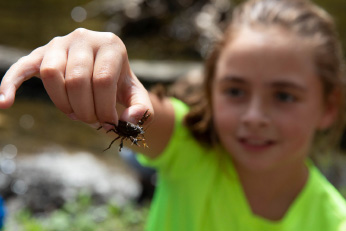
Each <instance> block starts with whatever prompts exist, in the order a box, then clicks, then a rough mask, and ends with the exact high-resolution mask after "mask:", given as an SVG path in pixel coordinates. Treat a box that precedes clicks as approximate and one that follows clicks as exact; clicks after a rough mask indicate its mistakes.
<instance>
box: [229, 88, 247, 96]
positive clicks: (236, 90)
mask: <svg viewBox="0 0 346 231" xmlns="http://www.w3.org/2000/svg"><path fill="white" fill-rule="evenodd" d="M226 94H228V95H229V96H231V97H233V98H239V97H242V96H244V94H245V91H244V90H242V89H240V88H236V87H232V88H228V89H227V90H226Z"/></svg>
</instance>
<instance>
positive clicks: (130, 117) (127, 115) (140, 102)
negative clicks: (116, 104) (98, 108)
mask: <svg viewBox="0 0 346 231" xmlns="http://www.w3.org/2000/svg"><path fill="white" fill-rule="evenodd" d="M128 78H131V80H130V81H125V82H127V83H131V84H129V85H128V86H126V87H121V88H120V89H122V90H125V91H123V92H122V91H120V93H121V92H122V93H121V96H125V97H124V98H123V97H121V96H120V97H119V100H120V101H122V102H121V103H123V105H124V106H125V107H126V108H125V110H124V111H123V113H122V114H121V115H120V120H123V121H128V122H131V123H134V124H136V123H138V121H139V120H140V119H142V117H143V115H144V114H145V113H146V112H147V115H149V114H150V116H149V117H148V118H147V120H146V123H148V122H150V121H151V120H152V118H153V117H154V109H153V105H152V102H151V100H150V97H149V93H148V91H147V90H146V89H145V88H144V86H143V85H142V83H141V82H140V81H139V80H138V79H137V77H136V76H135V75H134V74H133V73H131V76H129V77H128ZM121 98H122V99H125V100H121Z"/></svg>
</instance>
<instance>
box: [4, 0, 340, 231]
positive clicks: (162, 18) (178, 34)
mask: <svg viewBox="0 0 346 231" xmlns="http://www.w3.org/2000/svg"><path fill="white" fill-rule="evenodd" d="M239 2H241V1H240V0H199V1H196V0H92V1H85V0H30V1H24V0H11V1H1V2H0V75H1V76H3V75H4V74H5V72H6V70H7V69H8V68H9V66H10V65H11V64H12V63H14V62H15V61H16V60H17V59H18V58H19V57H21V56H23V55H26V54H28V53H29V52H30V51H31V50H33V49H34V48H36V47H38V46H42V45H44V44H46V43H48V42H49V41H50V40H51V39H52V38H53V37H55V36H63V35H66V34H68V33H70V32H71V31H73V30H74V29H76V28H79V27H84V28H87V29H90V30H97V31H110V32H113V33H115V34H117V35H118V36H119V37H120V38H121V39H122V40H123V41H124V43H125V44H126V47H127V50H128V53H129V58H130V65H131V67H132V68H133V70H134V72H135V73H136V75H137V76H138V77H139V78H140V80H141V81H142V82H143V84H144V85H145V86H146V87H147V88H150V87H151V86H153V85H154V84H156V83H163V84H164V85H170V84H172V83H175V82H176V81H177V80H178V79H180V78H182V77H184V76H187V75H188V76H192V79H190V80H191V81H197V82H198V80H199V79H198V77H199V76H200V75H199V73H200V71H201V68H202V64H203V59H204V57H205V56H206V54H207V51H208V48H209V46H210V44H211V43H212V42H213V40H214V39H215V38H216V37H217V36H218V35H219V33H220V29H222V28H223V25H224V23H225V21H227V19H228V18H229V12H230V11H231V9H232V8H233V7H234V5H236V4H237V3H239ZM314 2H316V3H318V4H319V5H321V6H322V7H324V8H325V9H326V10H327V11H328V12H329V13H331V14H332V15H333V16H334V17H335V20H336V23H337V27H338V31H339V33H340V37H341V39H342V41H343V44H344V49H345V46H346V28H345V25H346V15H345V12H346V2H345V0H315V1H314ZM16 97H17V101H16V102H15V104H14V106H13V107H12V108H10V109H7V110H1V111H0V195H1V196H2V197H3V198H4V199H5V202H6V209H7V218H6V225H5V229H4V230H8V231H10V230H11V231H12V230H26V231H27V230H29V231H30V230H33V231H37V230H115V229H120V230H142V229H143V223H144V222H145V219H146V216H147V210H148V205H149V204H150V199H151V196H152V193H153V190H154V187H155V174H154V173H153V172H151V171H150V170H149V172H148V171H146V170H144V172H143V170H138V169H136V168H133V167H131V166H129V165H128V164H126V162H128V159H129V158H131V152H130V151H129V150H124V151H123V153H122V155H120V156H119V155H118V152H117V150H118V148H117V147H113V148H112V149H110V150H108V151H107V152H102V151H103V150H104V148H106V147H108V144H109V142H110V141H111V140H112V139H111V137H107V136H105V135H104V134H103V133H102V132H100V131H96V130H95V129H93V128H90V127H88V126H85V125H84V124H82V123H79V122H74V121H70V120H69V119H68V118H66V116H65V115H64V114H62V113H61V112H59V111H58V110H57V109H56V108H55V107H54V106H53V105H52V103H51V101H50V99H49V97H48V96H47V94H46V93H45V91H44V89H43V87H42V83H41V82H40V80H39V79H31V80H30V81H27V82H26V83H25V84H24V85H23V86H22V87H21V88H20V89H19V91H18V93H17V96H16ZM340 145H341V146H342V145H343V144H340ZM121 156H122V157H121ZM319 166H320V168H321V169H322V171H323V172H324V173H325V174H326V176H327V177H328V179H329V180H330V181H331V182H332V183H333V184H334V185H336V186H337V187H338V189H339V190H340V191H341V192H342V193H343V195H346V190H345V186H346V173H345V171H344V169H345V167H344V166H345V165H344V157H342V156H336V155H334V154H332V155H324V156H323V157H322V158H320V162H319ZM0 216H1V210H0Z"/></svg>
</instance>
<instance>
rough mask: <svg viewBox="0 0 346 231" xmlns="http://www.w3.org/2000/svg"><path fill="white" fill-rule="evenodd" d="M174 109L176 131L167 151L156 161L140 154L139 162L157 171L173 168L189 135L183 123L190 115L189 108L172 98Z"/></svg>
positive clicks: (138, 156)
mask: <svg viewBox="0 0 346 231" xmlns="http://www.w3.org/2000/svg"><path fill="white" fill-rule="evenodd" d="M170 100H171V102H172V105H173V108H174V116H175V119H174V129H173V133H172V136H171V138H170V140H169V142H168V144H167V146H166V148H165V150H164V151H163V152H162V153H161V154H160V155H159V156H158V157H156V158H155V159H151V158H149V157H146V156H145V155H142V154H138V155H137V159H138V161H139V162H140V163H141V164H142V165H145V166H150V167H154V168H157V169H162V168H165V167H167V166H172V164H173V163H172V162H174V161H175V160H176V158H177V156H176V155H177V153H179V147H181V142H183V141H184V139H185V138H184V137H186V135H188V134H187V133H188V131H187V128H185V127H184V125H183V123H182V121H183V118H184V116H185V115H186V114H187V113H188V111H189V108H188V106H187V105H186V104H184V103H183V102H182V101H180V100H178V99H175V98H171V99H170Z"/></svg>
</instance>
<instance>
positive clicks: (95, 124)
mask: <svg viewBox="0 0 346 231" xmlns="http://www.w3.org/2000/svg"><path fill="white" fill-rule="evenodd" d="M88 125H89V126H90V127H92V128H95V129H97V128H100V127H101V124H100V123H99V122H96V123H93V124H88Z"/></svg>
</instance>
